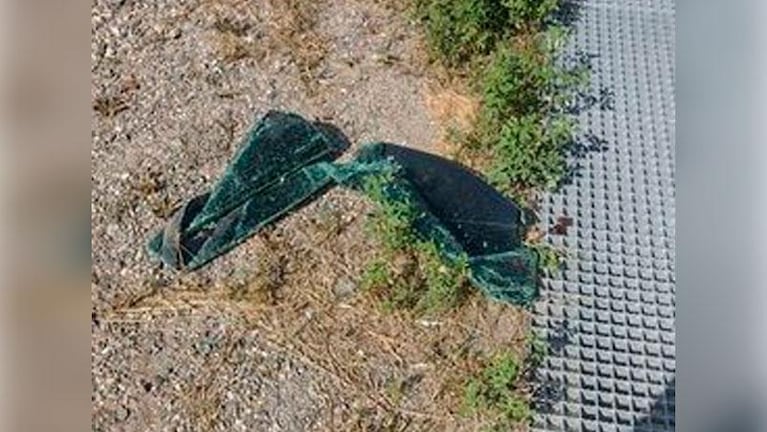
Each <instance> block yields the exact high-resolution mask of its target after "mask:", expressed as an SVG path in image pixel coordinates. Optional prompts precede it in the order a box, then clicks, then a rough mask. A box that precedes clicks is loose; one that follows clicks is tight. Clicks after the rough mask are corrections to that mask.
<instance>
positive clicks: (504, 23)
mask: <svg viewBox="0 0 767 432" xmlns="http://www.w3.org/2000/svg"><path fill="white" fill-rule="evenodd" d="M560 1H561V0H447V1H440V0H420V1H418V2H417V4H416V8H415V9H416V12H417V16H418V18H419V19H420V20H421V21H422V22H423V23H424V28H425V33H426V39H427V42H428V45H429V47H430V50H431V51H432V52H433V54H434V55H435V56H436V57H437V58H438V59H439V60H440V61H441V62H442V63H444V64H447V65H448V66H451V67H452V68H453V69H456V70H461V71H462V72H461V73H465V74H468V78H469V80H470V81H472V82H474V83H475V84H476V87H477V93H478V96H479V97H480V99H481V109H480V111H479V114H478V116H477V118H476V121H475V125H474V129H473V131H470V132H469V133H466V134H464V136H462V137H461V136H454V137H452V138H453V140H461V141H463V142H462V146H461V147H463V148H459V149H458V153H459V154H462V155H463V157H464V159H465V161H466V162H469V161H470V162H472V165H477V166H475V168H478V169H479V170H480V171H481V172H483V173H484V174H485V175H486V176H487V178H488V180H489V181H490V182H491V183H492V184H493V185H494V186H496V187H497V188H499V189H501V190H502V191H504V192H506V193H508V194H509V195H511V196H513V197H514V198H517V199H522V201H525V200H524V199H523V197H526V196H529V195H530V192H531V191H534V190H538V191H540V190H553V189H555V188H556V187H557V186H558V185H559V184H560V183H561V181H562V180H563V179H564V177H565V176H566V174H567V172H568V168H569V167H568V162H567V155H568V149H569V147H570V144H571V143H572V142H573V139H574V135H575V132H576V123H575V121H574V120H573V118H572V116H571V115H570V113H569V108H571V107H572V106H573V104H574V103H575V100H576V98H577V95H578V93H579V92H581V91H582V90H583V89H584V88H585V85H586V84H587V83H588V79H589V74H588V69H587V68H586V67H585V65H582V64H581V65H577V66H575V67H568V66H564V65H563V64H562V63H563V62H562V61H561V60H562V59H561V58H560V56H561V53H562V50H563V47H564V44H565V42H566V40H567V37H568V32H567V31H566V30H565V29H564V28H563V27H561V26H557V25H555V20H554V19H553V18H552V17H553V15H554V13H555V12H556V11H557V10H558V9H559V8H560Z"/></svg>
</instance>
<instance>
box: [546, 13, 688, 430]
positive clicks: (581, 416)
mask: <svg viewBox="0 0 767 432" xmlns="http://www.w3.org/2000/svg"><path fill="white" fill-rule="evenodd" d="M574 7H575V8H576V9H578V18H577V20H576V21H575V22H574V24H573V25H574V36H573V40H572V45H571V46H570V47H569V50H570V52H571V53H572V54H575V53H577V52H585V53H587V54H589V55H592V60H591V64H592V66H593V71H592V86H593V88H592V91H594V92H600V93H601V94H602V95H607V96H608V97H607V98H606V99H608V102H609V103H607V104H606V105H607V106H606V107H604V109H589V110H585V111H583V112H582V113H581V114H579V120H580V123H581V126H582V136H581V137H580V140H581V141H582V142H583V143H584V144H587V146H589V147H591V148H592V151H587V152H586V153H585V155H584V156H583V157H582V158H579V167H578V171H577V173H576V174H575V176H574V178H573V179H572V182H571V183H570V184H569V185H567V186H565V187H563V188H562V190H561V191H560V192H559V193H557V194H551V195H549V196H547V197H545V199H544V203H543V205H542V208H541V217H542V220H543V222H544V224H546V225H548V226H553V225H555V224H556V223H557V221H558V219H559V218H560V217H562V216H565V217H568V218H571V219H572V226H570V227H569V228H568V230H567V232H566V233H565V234H564V235H554V234H549V235H548V236H547V238H548V240H549V242H550V243H551V244H553V245H555V246H560V247H563V248H564V249H565V250H567V251H568V254H569V256H568V259H567V260H566V264H565V267H564V269H563V270H562V271H561V272H558V274H555V275H551V277H548V278H546V279H545V284H544V285H545V287H544V289H543V292H542V299H541V300H540V301H539V302H538V303H537V304H536V307H535V315H536V316H535V323H534V325H535V327H536V330H537V331H538V333H539V334H540V336H542V337H544V338H545V339H547V340H548V341H549V342H550V346H551V350H550V354H549V356H548V358H547V359H546V360H545V362H544V366H543V367H542V368H541V370H540V375H539V377H538V379H539V380H540V384H542V389H541V392H540V394H539V395H538V404H539V406H538V412H539V414H538V415H537V416H536V418H535V421H534V427H533V430H537V431H648V432H649V431H663V432H665V431H672V430H674V422H675V420H674V417H675V414H674V411H675V410H674V376H675V368H676V364H675V348H674V339H675V330H674V315H675V311H674V309H675V299H674V290H675V288H674V109H675V108H674V29H675V24H674V5H673V2H672V1H670V0H587V1H583V2H579V3H576V4H575V5H574ZM594 144H596V145H594Z"/></svg>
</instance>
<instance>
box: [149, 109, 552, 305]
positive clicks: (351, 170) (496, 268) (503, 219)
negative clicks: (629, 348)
mask: <svg viewBox="0 0 767 432" xmlns="http://www.w3.org/2000/svg"><path fill="white" fill-rule="evenodd" d="M343 147H344V142H343V139H342V137H340V135H338V134H335V133H331V132H330V131H328V129H327V128H325V127H321V126H319V125H317V124H314V123H311V122H308V121H306V120H304V119H303V118H301V117H299V116H297V115H294V114H288V113H282V112H276V111H272V112H269V113H268V114H267V115H266V116H265V117H264V118H263V119H261V121H260V122H259V123H258V124H257V126H256V127H255V128H254V129H253V130H252V131H251V132H250V133H249V134H248V136H247V138H246V139H245V142H244V143H243V144H242V146H241V147H240V149H239V150H238V152H237V154H236V155H235V157H234V159H233V161H232V162H231V164H230V165H229V166H228V167H227V169H226V172H225V173H224V175H223V177H222V178H221V179H220V180H219V182H218V183H217V184H216V185H215V187H214V188H213V190H212V191H211V192H210V193H207V194H204V195H201V196H198V197H196V198H194V199H192V200H190V201H189V202H188V203H186V204H185V205H184V206H183V207H182V208H181V209H179V210H178V211H177V212H176V213H175V214H174V216H173V217H172V218H171V219H170V220H169V221H168V223H167V224H166V226H165V227H164V229H163V230H161V231H160V232H159V233H157V234H156V235H155V236H154V237H153V238H152V239H151V240H150V242H149V251H150V254H151V255H152V256H154V257H157V258H159V259H160V260H162V261H163V262H164V263H166V264H168V265H170V266H172V267H174V268H177V269H184V270H194V269H196V268H199V267H200V266H202V265H203V264H205V263H207V262H209V261H210V260H212V259H214V258H216V257H217V256H219V255H221V254H223V253H225V252H227V251H228V250H230V249H232V248H233V247H235V246H237V245H238V244H239V243H241V242H243V241H244V240H246V239H247V238H248V237H250V236H252V235H253V234H255V233H256V232H258V231H259V230H260V229H261V228H263V227H264V226H266V225H268V224H270V223H272V222H274V221H275V220H277V219H278V218H280V217H281V216H283V215H285V213H287V212H288V211H290V210H293V209H295V208H296V207H298V206H300V205H302V204H305V203H307V202H308V201H309V200H310V199H311V198H313V197H316V196H317V195H319V194H320V193H321V192H322V191H323V190H325V189H327V188H328V187H330V186H334V185H340V186H345V187H350V188H353V189H355V190H359V191H362V192H364V188H363V187H362V186H363V184H364V181H365V179H366V178H367V177H368V176H371V175H380V174H384V173H390V174H394V177H393V181H392V182H391V184H390V185H389V187H387V188H386V189H385V193H386V195H387V197H386V198H387V199H391V200H405V201H407V202H408V203H409V204H410V205H413V206H415V207H416V209H417V210H418V211H417V214H418V215H419V216H418V218H417V219H416V220H415V222H414V230H415V231H416V233H418V234H419V235H420V236H422V237H423V238H424V239H425V240H430V241H434V242H435V243H436V244H437V245H438V246H439V247H440V251H441V253H442V254H443V256H444V257H445V258H446V259H449V260H455V259H457V258H458V257H459V256H461V255H462V254H466V255H467V256H468V257H469V268H470V280H471V282H472V283H473V284H474V285H475V286H476V287H478V288H479V289H481V290H482V291H483V292H484V293H485V294H487V295H488V296H490V297H491V298H493V299H496V300H500V301H504V302H510V303H514V304H518V305H527V304H529V303H530V302H531V301H532V300H533V299H535V297H536V296H537V293H538V291H537V283H536V272H535V269H536V261H537V257H536V255H535V254H534V253H533V252H532V251H530V250H529V249H527V248H526V247H525V246H524V244H523V243H522V233H523V230H524V224H523V222H524V220H523V219H524V213H523V212H522V210H521V209H520V208H519V207H518V206H516V205H515V204H514V203H512V202H511V201H509V200H508V199H506V198H505V197H503V196H502V195H501V194H499V193H498V192H497V191H495V189H493V188H492V187H491V186H489V185H488V184H486V183H485V182H484V181H482V180H481V179H480V178H479V177H478V176H476V175H475V174H473V173H472V172H470V171H468V170H467V169H466V168H464V167H463V166H461V165H459V164H457V163H455V162H452V161H449V160H447V159H444V158H441V157H438V156H435V155H431V154H428V153H424V152H420V151H417V150H413V149H409V148H405V147H401V146H397V145H394V144H386V143H375V144H368V145H365V146H363V147H362V148H361V149H360V150H359V152H358V153H357V155H356V157H355V158H354V159H353V160H352V161H351V162H346V163H337V162H333V160H334V158H335V156H337V155H338V153H339V151H340V150H342V149H343Z"/></svg>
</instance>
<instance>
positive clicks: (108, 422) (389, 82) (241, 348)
mask: <svg viewBox="0 0 767 432" xmlns="http://www.w3.org/2000/svg"><path fill="white" fill-rule="evenodd" d="M423 59H424V53H423V48H422V47H421V44H420V36H419V33H418V29H417V28H416V26H415V24H414V23H411V22H409V21H408V20H407V15H406V14H405V13H404V12H403V11H402V10H401V8H400V7H399V6H395V3H394V2H391V1H388V2H384V1H380V0H379V1H376V0H321V1H314V2H308V1H297V0H271V1H266V0H264V1H260V2H253V1H250V2H249V1H237V0H197V1H182V2H175V1H164V0H158V1H153V2H141V1H138V0H95V2H94V5H93V9H92V76H93V81H92V96H93V101H94V102H93V117H92V118H93V144H92V171H91V180H92V195H91V200H92V201H91V209H92V216H91V218H92V219H91V223H92V238H93V244H92V247H93V269H92V283H91V297H92V303H93V309H92V335H93V337H92V386H93V393H92V406H93V408H92V420H93V430H94V431H121V430H125V431H146V430H169V431H171V430H172V431H176V430H179V431H181V430H183V431H203V430H221V431H224V430H226V431H230V430H258V431H304V430H334V431H335V430H398V431H399V430H434V429H441V430H476V429H477V428H478V427H480V426H481V424H482V423H483V420H481V419H476V418H467V417H465V416H462V415H459V413H458V408H459V407H458V405H459V404H458V399H459V395H458V392H459V387H460V385H461V382H460V381H461V380H460V377H461V372H462V371H466V370H471V368H472V367H473V365H474V364H475V363H476V358H477V357H478V356H481V355H482V353H484V352H487V351H489V350H490V349H492V348H494V347H498V346H509V347H512V348H514V347H521V346H522V345H523V341H524V340H525V337H526V335H527V330H528V321H529V318H528V317H527V316H526V314H525V313H523V312H521V311H518V310H516V309H514V308H509V307H503V306H500V305H497V304H492V303H489V302H487V301H486V300H485V299H483V298H481V297H479V296H476V297H475V298H473V299H472V300H471V301H470V304H468V305H466V306H464V307H462V308H461V309H459V310H457V311H455V312H454V313H451V314H448V315H446V316H442V317H439V318H437V319H417V318H414V317H411V316H407V315H404V314H400V313H386V312H383V311H382V310H380V308H379V307H378V306H377V305H376V302H375V300H374V299H371V298H369V296H367V295H365V293H360V292H359V290H358V283H359V277H360V273H361V269H362V267H363V265H364V263H365V261H366V260H367V259H369V258H370V257H372V256H373V254H374V253H375V250H376V245H375V244H374V243H373V242H372V241H371V239H370V238H369V236H368V235H366V233H365V232H364V220H365V215H366V214H367V213H368V212H369V210H370V205H369V203H367V202H366V201H365V200H364V199H362V198H361V197H359V196H357V195H355V194H354V193H353V192H349V191H342V190H333V191H331V192H329V193H327V194H326V195H324V196H323V197H321V198H320V199H318V200H316V201H314V202H313V203H311V204H310V205H308V206H306V207H304V208H302V209H301V210H299V211H297V212H295V213H293V214H291V215H290V216H288V217H287V218H285V219H283V220H282V221H280V222H279V223H278V224H276V225H275V226H274V227H272V228H270V229H269V230H267V231H266V232H263V233H261V234H259V235H257V236H255V237H254V238H252V239H251V240H249V241H248V242H246V243H245V244H243V245H242V246H240V247H238V248H237V249H235V250H234V251H233V252H231V253H229V254H227V255H225V256H224V257H222V258H220V259H218V260H216V261H214V262H213V263H212V264H211V265H208V266H206V267H204V268H203V269H201V270H200V271H198V272H196V273H193V274H187V275H180V274H177V273H174V272H172V271H169V270H165V269H162V268H161V267H160V266H159V265H157V264H154V263H152V262H150V261H149V260H148V257H147V256H146V253H145V251H144V246H145V243H146V240H147V238H148V237H149V236H150V234H151V233H152V231H153V230H155V229H157V228H158V227H160V226H161V225H162V223H163V221H164V220H165V219H166V218H167V217H168V216H169V214H170V212H171V210H172V209H173V208H174V207H175V206H177V205H178V204H180V203H181V202H182V201H183V200H186V199H189V198H191V197H193V196H195V195H197V194H199V193H201V192H203V191H204V190H206V189H207V188H209V187H210V186H211V185H212V183H213V182H214V181H215V179H216V178H217V176H218V175H219V174H220V173H221V172H222V171H223V170H224V168H225V166H226V163H227V162H228V160H229V158H230V157H231V156H232V154H233V153H234V151H235V149H236V148H237V145H238V143H239V138H240V137H242V136H243V135H244V133H245V132H246V130H247V129H248V128H249V127H250V126H252V124H253V123H254V122H255V121H256V120H257V119H258V118H259V117H261V116H262V115H263V114H265V113H266V112H267V111H268V110H270V109H279V110H286V111H292V112H296V113H298V114H301V115H303V116H304V117H306V118H309V119H319V120H322V121H323V122H327V123H331V124H333V125H335V126H337V127H338V128H340V129H341V130H342V131H343V132H344V133H345V134H346V136H347V137H348V139H349V141H350V142H351V143H352V149H350V150H349V152H351V151H353V148H354V147H356V146H357V145H359V144H361V143H364V142H369V141H389V142H394V143H399V144H404V145H410V146H414V147H418V148H420V149H424V150H427V151H432V152H438V153H446V152H447V151H448V150H449V149H447V148H446V147H445V145H444V144H442V140H441V130H442V129H443V128H444V119H445V118H446V117H451V116H454V115H453V114H454V110H458V111H461V110H463V111H465V110H466V106H465V105H466V104H470V102H467V101H465V100H463V99H462V97H461V96H460V95H459V94H454V93H450V92H446V93H445V92H443V93H436V94H435V92H434V90H433V88H434V83H433V81H434V80H433V79H432V78H430V76H429V73H428V72H427V69H428V67H427V66H428V65H427V64H426V62H425V61H424V60H423ZM455 115H468V114H465V113H464V114H461V113H458V114H455Z"/></svg>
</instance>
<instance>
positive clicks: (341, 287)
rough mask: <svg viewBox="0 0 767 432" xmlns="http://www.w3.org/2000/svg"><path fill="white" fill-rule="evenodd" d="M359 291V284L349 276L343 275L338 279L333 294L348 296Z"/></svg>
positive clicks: (338, 296)
mask: <svg viewBox="0 0 767 432" xmlns="http://www.w3.org/2000/svg"><path fill="white" fill-rule="evenodd" d="M356 291H357V284H356V283H354V281H353V280H351V279H349V278H348V277H342V278H340V279H338V281H336V285H335V286H334V287H333V294H335V296H336V298H339V299H342V298H347V297H349V296H351V295H352V294H354V293H355V292H356Z"/></svg>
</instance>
